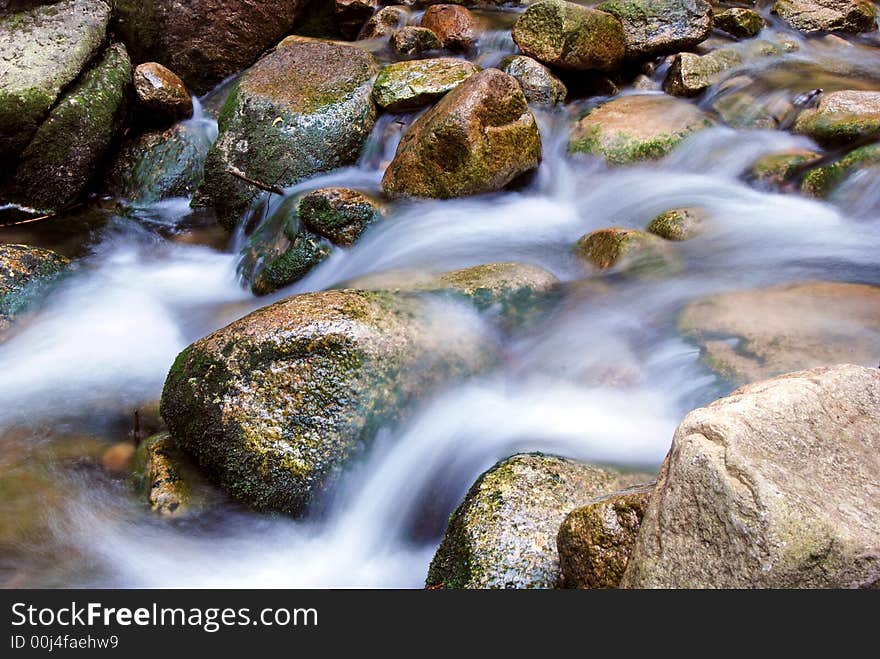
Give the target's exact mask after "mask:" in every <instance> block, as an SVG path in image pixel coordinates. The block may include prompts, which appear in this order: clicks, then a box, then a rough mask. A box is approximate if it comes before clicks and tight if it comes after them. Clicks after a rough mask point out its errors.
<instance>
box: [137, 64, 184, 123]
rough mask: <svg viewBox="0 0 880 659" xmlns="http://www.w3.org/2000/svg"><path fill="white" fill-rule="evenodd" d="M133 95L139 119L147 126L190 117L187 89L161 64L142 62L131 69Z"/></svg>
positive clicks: (181, 81)
mask: <svg viewBox="0 0 880 659" xmlns="http://www.w3.org/2000/svg"><path fill="white" fill-rule="evenodd" d="M134 92H135V95H136V96H137V100H138V106H139V110H140V111H141V112H140V114H141V117H142V118H143V120H145V121H146V122H147V123H149V124H160V125H168V124H173V123H174V122H175V121H180V120H181V119H188V118H189V117H191V116H192V113H193V104H192V98H190V95H189V90H188V89H187V88H186V85H184V84H183V80H181V79H180V78H178V77H177V74H176V73H174V71H171V70H169V69H166V68H165V67H164V66H162V65H161V64H157V63H156V62H145V63H144V64H139V65H138V66H137V67H135V70H134Z"/></svg>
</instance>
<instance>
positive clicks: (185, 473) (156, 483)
mask: <svg viewBox="0 0 880 659" xmlns="http://www.w3.org/2000/svg"><path fill="white" fill-rule="evenodd" d="M132 466H133V472H134V473H133V474H132V482H133V484H134V486H135V488H136V490H137V491H138V492H139V493H140V494H141V495H143V496H144V497H145V498H146V501H147V503H148V505H149V506H150V509H151V510H153V511H154V512H156V513H159V514H160V515H162V516H163V517H182V516H184V515H187V514H190V513H193V512H198V511H200V510H202V509H204V508H205V507H206V506H207V505H208V504H209V502H210V499H211V498H213V497H212V494H213V493H212V492H211V491H210V486H209V485H208V483H207V482H206V481H205V478H204V476H202V475H201V474H200V473H199V472H198V470H197V469H196V467H195V465H193V464H192V463H191V461H190V459H189V458H188V457H187V456H186V455H185V454H184V453H183V452H182V451H181V450H180V449H179V448H178V447H177V445H176V444H175V443H174V440H172V439H171V435H170V434H169V433H167V432H163V433H159V434H156V435H153V436H151V437H148V438H146V439H145V440H144V441H142V442H141V443H140V445H139V446H138V447H137V450H136V452H135V455H134V460H133V465H132Z"/></svg>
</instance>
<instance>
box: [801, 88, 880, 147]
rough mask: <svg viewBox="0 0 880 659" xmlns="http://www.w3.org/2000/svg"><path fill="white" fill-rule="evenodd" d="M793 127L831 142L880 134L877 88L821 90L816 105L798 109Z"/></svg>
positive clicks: (879, 102)
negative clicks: (823, 91) (824, 91)
mask: <svg viewBox="0 0 880 659" xmlns="http://www.w3.org/2000/svg"><path fill="white" fill-rule="evenodd" d="M794 129H795V131H796V132H798V133H801V134H803V135H807V136H808V137H811V138H813V139H814V140H816V141H817V142H819V143H820V144H825V145H830V146H838V145H842V144H847V143H850V142H853V141H855V140H858V139H861V138H866V137H874V136H880V92H876V91H863V90H849V89H847V90H843V91H836V92H830V93H827V94H823V95H822V96H821V97H820V99H819V104H818V106H817V107H815V108H810V109H807V110H804V111H803V112H801V114H800V115H799V116H798V118H797V121H796V122H795V125H794Z"/></svg>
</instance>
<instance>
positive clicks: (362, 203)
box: [299, 188, 382, 247]
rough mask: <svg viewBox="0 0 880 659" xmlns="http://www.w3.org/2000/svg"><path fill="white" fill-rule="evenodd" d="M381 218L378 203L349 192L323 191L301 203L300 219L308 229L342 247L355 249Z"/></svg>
mask: <svg viewBox="0 0 880 659" xmlns="http://www.w3.org/2000/svg"><path fill="white" fill-rule="evenodd" d="M381 216H382V207H381V206H380V205H379V203H378V202H377V201H376V200H375V199H373V198H372V197H369V196H368V195H365V194H364V193H363V192H358V191H357V190H349V189H348V188H321V189H320V190H314V191H312V192H310V193H309V194H307V195H306V196H305V197H303V198H302V200H300V202H299V219H300V221H301V222H302V223H303V224H304V225H305V226H306V228H308V229H309V230H311V231H314V232H315V233H316V234H318V235H319V236H323V237H324V238H326V239H327V240H329V241H330V242H331V243H333V244H334V245H339V246H340V247H350V246H351V245H354V243H355V242H356V241H357V239H358V238H360V236H361V234H362V233H363V232H364V231H366V229H367V227H368V226H370V224H372V223H373V222H375V221H376V220H377V219H379V218H380V217H381Z"/></svg>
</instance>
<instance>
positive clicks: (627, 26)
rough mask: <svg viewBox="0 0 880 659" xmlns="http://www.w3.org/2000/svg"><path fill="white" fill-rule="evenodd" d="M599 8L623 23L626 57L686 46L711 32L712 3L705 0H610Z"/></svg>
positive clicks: (699, 40) (650, 56)
mask: <svg viewBox="0 0 880 659" xmlns="http://www.w3.org/2000/svg"><path fill="white" fill-rule="evenodd" d="M598 9H601V10H602V11H604V12H608V13H609V14H611V15H613V16H615V17H616V18H617V19H618V20H620V22H621V23H622V24H623V31H624V34H625V35H626V57H627V58H628V59H650V58H652V57H656V56H657V55H665V54H668V53H675V52H678V51H680V50H688V49H690V48H693V47H694V46H696V45H697V44H699V43H701V42H703V41H705V40H706V39H708V38H709V35H710V34H711V32H712V6H711V5H710V4H709V3H708V2H705V1H704V0H611V1H610V2H604V3H602V4H601V5H599V6H598Z"/></svg>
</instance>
